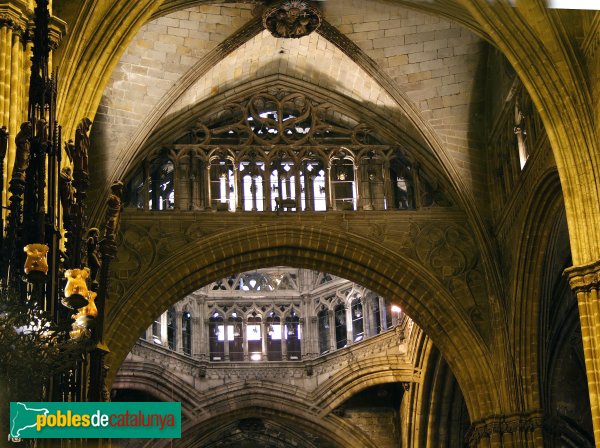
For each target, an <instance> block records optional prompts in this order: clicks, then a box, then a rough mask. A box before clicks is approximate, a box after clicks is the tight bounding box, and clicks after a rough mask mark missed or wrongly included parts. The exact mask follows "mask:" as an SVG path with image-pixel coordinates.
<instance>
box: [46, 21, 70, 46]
mask: <svg viewBox="0 0 600 448" xmlns="http://www.w3.org/2000/svg"><path fill="white" fill-rule="evenodd" d="M49 25H50V26H49V32H50V33H49V37H50V47H51V49H52V50H53V51H54V50H56V49H57V48H58V46H59V45H60V43H61V41H62V39H63V38H64V37H65V35H66V34H67V22H65V21H64V20H61V19H59V18H58V17H50V24H49Z"/></svg>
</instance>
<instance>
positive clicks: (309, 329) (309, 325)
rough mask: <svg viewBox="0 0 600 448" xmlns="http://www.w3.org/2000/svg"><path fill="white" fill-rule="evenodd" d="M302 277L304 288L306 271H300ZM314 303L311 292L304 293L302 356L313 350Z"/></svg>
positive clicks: (301, 312) (302, 286)
mask: <svg viewBox="0 0 600 448" xmlns="http://www.w3.org/2000/svg"><path fill="white" fill-rule="evenodd" d="M298 278H299V279H301V282H302V283H301V284H300V288H304V287H305V285H304V279H305V276H304V272H300V275H299V276H298ZM312 308H313V307H312V303H311V299H310V294H302V307H301V308H300V310H301V311H300V326H301V327H302V339H303V340H302V341H300V344H301V345H300V347H301V353H302V358H304V357H306V356H308V355H309V354H311V353H314V352H313V349H312V347H313V340H314V327H315V325H314V323H313V320H312V316H313V313H312Z"/></svg>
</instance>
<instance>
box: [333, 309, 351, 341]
mask: <svg viewBox="0 0 600 448" xmlns="http://www.w3.org/2000/svg"><path fill="white" fill-rule="evenodd" d="M334 315H335V347H336V348H343V347H345V346H346V345H347V344H348V333H347V328H346V307H345V306H344V305H343V304H339V305H337V306H336V307H335V309H334Z"/></svg>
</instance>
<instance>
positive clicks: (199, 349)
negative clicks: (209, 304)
mask: <svg viewBox="0 0 600 448" xmlns="http://www.w3.org/2000/svg"><path fill="white" fill-rule="evenodd" d="M204 297H205V296H204V295H201V296H200V297H198V298H197V299H196V307H195V315H192V354H193V356H194V358H198V359H200V360H205V359H207V358H208V320H207V319H204V316H207V315H208V309H206V302H205V300H204Z"/></svg>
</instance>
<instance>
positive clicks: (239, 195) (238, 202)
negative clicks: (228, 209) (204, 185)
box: [227, 162, 244, 212]
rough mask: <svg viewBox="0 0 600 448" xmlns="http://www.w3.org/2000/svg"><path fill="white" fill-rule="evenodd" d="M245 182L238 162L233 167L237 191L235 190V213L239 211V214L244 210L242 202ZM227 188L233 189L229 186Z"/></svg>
mask: <svg viewBox="0 0 600 448" xmlns="http://www.w3.org/2000/svg"><path fill="white" fill-rule="evenodd" d="M243 181H244V179H243V177H242V175H241V174H240V170H239V164H238V162H236V163H235V164H234V165H233V182H234V184H235V190H234V192H233V194H234V198H235V211H237V212H240V211H242V210H244V206H243V204H242V201H243V199H244V186H243ZM227 188H231V185H229V184H228V185H227ZM228 193H229V194H231V192H230V191H228ZM228 197H229V196H228Z"/></svg>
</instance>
